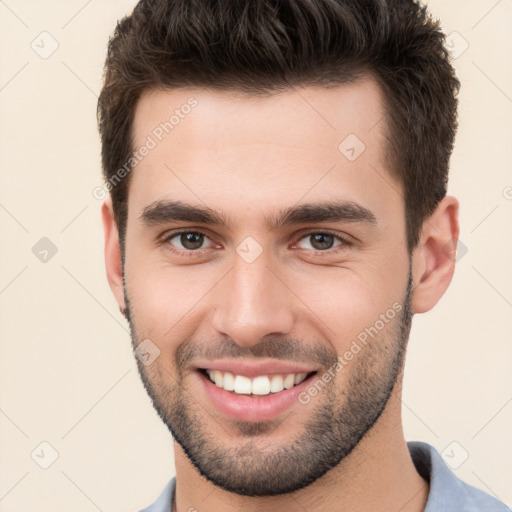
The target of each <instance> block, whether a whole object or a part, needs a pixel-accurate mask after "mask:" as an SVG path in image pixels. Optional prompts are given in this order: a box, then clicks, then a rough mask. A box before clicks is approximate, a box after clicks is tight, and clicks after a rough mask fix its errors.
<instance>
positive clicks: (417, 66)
mask: <svg viewBox="0 0 512 512" xmlns="http://www.w3.org/2000/svg"><path fill="white" fill-rule="evenodd" d="M444 38H445V36H444V34H443V33H442V32H441V29H440V25H439V22H438V21H435V20H433V19H432V17H431V16H430V15H429V14H428V12H427V10H426V7H424V6H421V5H420V4H419V3H418V2H415V1H412V0H364V1H363V0H237V1H234V0H141V1H140V2H138V4H137V5H136V7H135V9H134V10H133V13H132V14H131V15H129V16H127V17H125V18H123V19H122V20H121V21H119V22H118V24H117V27H116V29H115V32H114V34H113V36H112V37H111V38H110V41H109V45H108V55H107V59H106V62H105V74H104V85H103V88H102V91H101V94H100V97H99V101H98V124H99V130H100V134H101V143H102V164H103V173H104V177H105V180H106V181H107V183H111V181H109V180H111V178H112V177H114V175H115V174H116V172H118V170H119V169H120V168H122V167H123V166H125V164H126V162H128V161H129V159H130V156H131V155H132V153H133V134H132V124H133V118H134V112H135V107H136V104H137V101H138V100H139V98H140V96H141V94H142V92H144V91H146V90H148V89H152V88H169V89H172V88H179V87H187V86H192V87H196V86H199V87H208V88H210V89H214V90H221V91H229V90H232V91H239V92H246V93H249V94H256V95H258V94H266V93H271V92H279V91H280V90H285V89H286V88H289V87H292V86H295V85H302V86H308V85H310V86H323V87H330V86H334V85H337V84H343V83H347V82H351V81H353V80H355V79H357V78H358V77H361V76H363V75H365V74H369V75H371V76H372V77H373V78H374V79H376V80H377V82H378V84H379V85H380V87H381V89H382V91H383V93H384V97H385V99H386V106H387V119H386V121H387V126H388V127H389V134H388V136H387V139H388V144H387V154H388V156H389V164H390V165H389V167H390V168H389V169H388V170H389V172H390V174H391V175H392V176H393V177H395V178H397V179H398V180H399V182H401V183H402V185H403V189H404V201H405V209H406V229H407V233H406V234H407V248H408V251H409V253H411V252H412V250H413V249H414V247H416V245H417V243H418V241H419V237H420V234H421V228H422V225H423V222H424V221H425V219H426V218H428V216H430V215H431V214H432V213H433V212H434V210H435V208H436V206H437V204H438V202H439V201H440V200H441V199H442V198H443V197H444V196H445V195H446V187H447V183H448V166H449V159H450V154H451V152H452V149H453V141H454V137H455V131H456V126H457V98H456V97H457V93H458V90H459V87H460V84H459V81H458V80H457V78H456V76H455V72H454V69H453V67H452V65H451V63H450V58H449V53H448V51H447V50H446V48H445V47H444ZM130 174H131V173H129V174H128V175H127V176H126V178H125V179H122V180H120V181H119V182H118V183H117V184H116V185H115V186H114V187H111V188H110V194H111V196H112V202H113V209H114V216H115V221H116V224H117V227H118V230H119V235H120V241H121V248H122V250H123V248H124V237H125V233H126V221H127V215H128V211H127V204H128V203H127V195H128V185H129V182H130Z"/></svg>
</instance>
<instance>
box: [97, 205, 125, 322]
mask: <svg viewBox="0 0 512 512" xmlns="http://www.w3.org/2000/svg"><path fill="white" fill-rule="evenodd" d="M101 215H102V219H103V231H104V234H105V268H106V273H107V279H108V283H109V285H110V289H111V290H112V293H113V294H114V297H115V299H116V301H117V304H118V306H119V310H120V311H121V314H122V315H123V316H126V315H125V313H124V311H125V308H126V305H125V303H124V285H123V267H122V261H121V246H120V244H119V233H118V230H117V225H116V222H115V219H114V210H113V207H112V199H111V197H110V196H109V197H108V198H107V199H106V200H105V202H104V203H103V205H102V207H101Z"/></svg>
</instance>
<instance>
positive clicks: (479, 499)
mask: <svg viewBox="0 0 512 512" xmlns="http://www.w3.org/2000/svg"><path fill="white" fill-rule="evenodd" d="M407 445H408V448H409V453H410V454H411V458H412V460H413V462H414V465H415V467H416V470H417V471H418V473H419V474H420V475H421V476H422V477H423V478H424V479H425V480H427V481H428V482H429V483H430V491H429V496H428V500H427V505H426V507H425V512H451V511H453V512H511V509H510V508H509V507H507V506H506V505H505V504H504V503H503V502H501V501H499V500H498V499H496V498H494V497H493V496H491V495H490V494H487V493H486V492H484V491H482V490H480V489H477V488H476V487H474V486H472V485H470V484H468V483H466V482H464V481H462V480H461V479H460V478H459V477H458V476H457V475H455V473H454V472H453V471H452V470H451V469H450V468H449V466H448V465H447V464H446V462H445V461H444V460H443V458H442V457H441V454H440V453H439V452H438V451H437V450H436V449H435V448H434V447H433V446H431V445H429V444H427V443H423V442H419V441H411V442H408V443H407Z"/></svg>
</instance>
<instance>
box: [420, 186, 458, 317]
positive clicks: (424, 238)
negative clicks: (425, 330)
mask: <svg viewBox="0 0 512 512" xmlns="http://www.w3.org/2000/svg"><path fill="white" fill-rule="evenodd" d="M458 216H459V202H458V201H457V199H455V197H451V196H445V197H444V198H443V199H442V200H441V201H440V202H439V204H438V205H437V208H436V210H435V211H434V213H433V214H432V215H431V216H430V217H429V218H428V219H426V220H425V222H424V223H423V228H422V232H421V237H420V241H419V243H418V245H417V247H416V248H415V249H414V251H413V257H412V259H413V281H414V284H413V293H412V300H411V302H412V304H411V306H412V310H413V313H425V312H426V311H429V310H430V309H432V308H433V307H434V306H435V305H436V304H437V302H438V301H439V299H440V298H441V297H442V295H443V294H444V292H445V291H446V289H447V288H448V286H449V285H450V282H451V280H452V277H453V273H454V271H455V256H456V250H457V241H458V239H459V220H458Z"/></svg>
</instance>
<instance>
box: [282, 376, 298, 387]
mask: <svg viewBox="0 0 512 512" xmlns="http://www.w3.org/2000/svg"><path fill="white" fill-rule="evenodd" d="M294 384H295V375H294V374H293V373H290V375H287V376H286V377H285V378H284V384H283V385H284V387H285V388H286V389H290V388H292V387H293V385H294Z"/></svg>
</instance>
